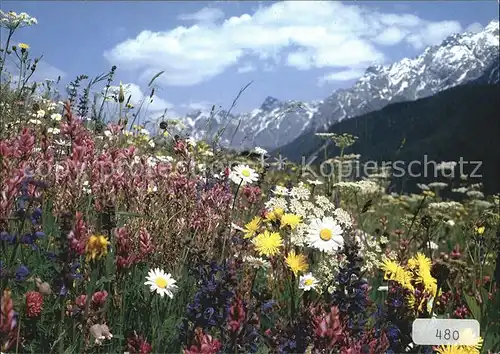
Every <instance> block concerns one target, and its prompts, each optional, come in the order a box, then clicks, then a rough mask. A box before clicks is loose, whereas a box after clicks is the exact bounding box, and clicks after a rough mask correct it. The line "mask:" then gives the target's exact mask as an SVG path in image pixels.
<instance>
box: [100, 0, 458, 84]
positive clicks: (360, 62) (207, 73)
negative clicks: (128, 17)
mask: <svg viewBox="0 0 500 354" xmlns="http://www.w3.org/2000/svg"><path fill="white" fill-rule="evenodd" d="M220 16H222V13H221V12H220V10H217V9H211V8H205V9H202V10H200V11H198V12H197V13H195V14H184V15H182V16H181V17H182V18H183V19H193V20H196V21H201V22H198V23H197V24H195V25H192V26H189V27H185V26H178V27H175V28H173V29H167V30H165V31H161V32H152V31H148V30H144V31H142V32H141V33H139V34H138V35H137V36H136V37H135V38H131V39H128V40H126V41H123V42H121V43H119V44H117V45H116V46H115V47H114V48H112V49H111V50H109V51H107V52H106V53H105V57H106V58H107V59H108V60H109V61H110V62H112V63H113V64H117V65H119V67H120V68H121V69H127V70H131V71H134V72H137V73H139V75H140V76H141V77H142V79H143V80H146V77H147V76H148V75H146V74H151V75H152V74H153V73H155V72H158V71H160V70H165V73H164V74H163V75H162V76H161V77H159V78H158V82H161V83H163V84H166V85H177V86H190V85H195V84H198V83H201V82H204V81H207V80H210V79H211V78H213V77H215V76H217V75H219V74H221V73H222V72H224V71H225V70H226V69H228V68H229V67H231V66H233V65H236V64H240V66H242V65H243V63H245V62H247V61H248V59H249V57H255V58H259V59H266V58H274V62H275V64H282V65H288V66H291V67H295V68H297V69H302V70H307V69H310V68H325V67H329V68H345V67H356V68H359V67H367V66H369V65H372V64H380V63H383V62H384V61H385V59H386V58H385V55H384V54H383V52H382V51H381V50H380V48H378V47H377V45H384V46H390V45H395V44H397V43H399V42H401V41H403V40H405V41H406V42H408V43H410V44H411V45H413V46H414V47H415V48H416V49H421V48H422V46H425V45H429V44H436V43H439V41H441V40H442V39H444V38H445V37H446V36H447V35H449V34H450V33H453V32H457V31H460V30H461V26H460V24H459V23H458V22H456V21H441V22H430V21H426V20H424V19H422V18H420V17H417V16H415V15H412V14H395V13H381V12H376V11H373V10H371V9H369V8H367V7H363V6H361V5H358V4H351V3H349V4H343V3H341V2H336V1H314V2H313V1H285V2H277V3H273V4H271V5H268V6H262V7H260V8H258V9H257V10H256V11H255V12H254V13H253V14H243V15H241V16H233V17H231V18H227V19H225V20H224V21H223V22H221V23H218V24H215V23H213V22H212V21H214V20H215V19H218V18H220ZM207 22H210V23H207ZM282 57H283V58H284V61H283V62H280V60H281V58H282Z"/></svg>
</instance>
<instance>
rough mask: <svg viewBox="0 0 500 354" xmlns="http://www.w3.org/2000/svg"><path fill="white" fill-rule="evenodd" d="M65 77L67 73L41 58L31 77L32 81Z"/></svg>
mask: <svg viewBox="0 0 500 354" xmlns="http://www.w3.org/2000/svg"><path fill="white" fill-rule="evenodd" d="M59 76H60V77H61V79H62V78H64V77H65V76H66V73H65V72H64V71H62V70H61V69H58V68H56V67H55V66H52V65H50V64H49V63H47V62H46V61H43V60H40V61H39V62H38V64H37V66H36V70H35V73H34V74H33V76H32V77H31V80H32V81H43V80H45V79H49V80H57V78H58V77H59Z"/></svg>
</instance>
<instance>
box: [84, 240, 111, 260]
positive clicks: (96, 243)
mask: <svg viewBox="0 0 500 354" xmlns="http://www.w3.org/2000/svg"><path fill="white" fill-rule="evenodd" d="M109 245H110V242H109V241H108V239H107V237H106V236H102V235H92V236H90V238H89V239H88V241H87V245H86V246H85V253H86V260H87V261H89V260H99V259H101V258H103V257H105V256H106V255H107V254H108V246H109Z"/></svg>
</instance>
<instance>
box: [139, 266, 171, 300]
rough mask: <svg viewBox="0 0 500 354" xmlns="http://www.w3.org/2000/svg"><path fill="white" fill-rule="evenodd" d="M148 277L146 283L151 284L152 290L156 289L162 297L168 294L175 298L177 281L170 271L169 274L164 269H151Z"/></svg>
mask: <svg viewBox="0 0 500 354" xmlns="http://www.w3.org/2000/svg"><path fill="white" fill-rule="evenodd" d="M146 279H147V281H146V282H145V283H144V285H149V287H150V290H151V292H154V291H156V292H157V293H158V294H160V296H161V297H164V296H165V294H167V296H168V297H170V298H171V299H173V298H174V292H175V291H176V290H177V285H175V283H176V281H175V280H174V279H173V278H172V276H171V275H170V273H169V274H167V273H165V272H164V271H163V270H161V269H159V268H155V269H154V270H150V271H149V273H148V276H147V277H146Z"/></svg>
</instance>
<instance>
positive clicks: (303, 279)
mask: <svg viewBox="0 0 500 354" xmlns="http://www.w3.org/2000/svg"><path fill="white" fill-rule="evenodd" d="M318 284H319V282H318V279H316V278H315V277H313V275H312V273H307V274H304V275H302V276H300V278H299V289H303V290H304V291H309V290H311V289H316V286H318Z"/></svg>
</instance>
